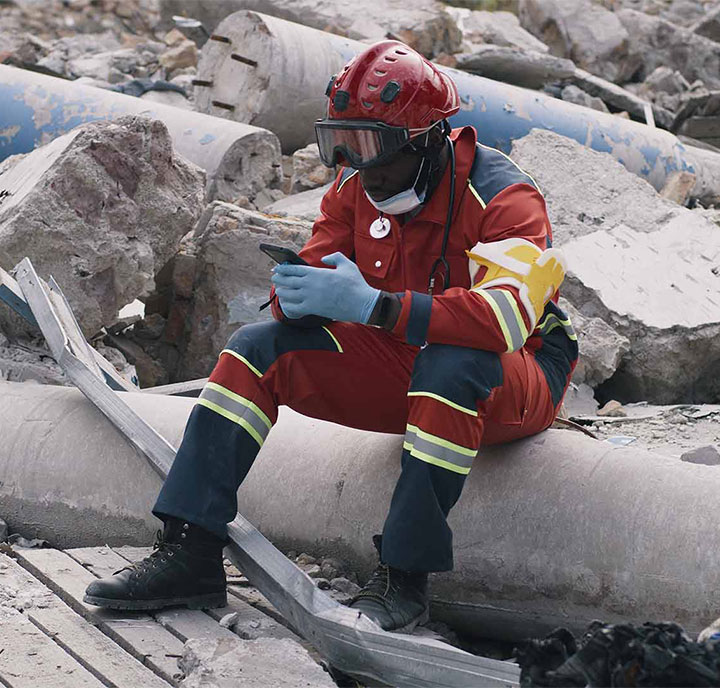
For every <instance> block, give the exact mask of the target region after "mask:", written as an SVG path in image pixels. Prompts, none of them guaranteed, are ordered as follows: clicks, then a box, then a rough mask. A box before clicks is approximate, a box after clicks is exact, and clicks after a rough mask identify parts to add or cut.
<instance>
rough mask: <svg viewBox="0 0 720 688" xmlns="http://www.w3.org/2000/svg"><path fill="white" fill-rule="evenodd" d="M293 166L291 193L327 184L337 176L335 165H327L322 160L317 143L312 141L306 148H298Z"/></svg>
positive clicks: (294, 154)
mask: <svg viewBox="0 0 720 688" xmlns="http://www.w3.org/2000/svg"><path fill="white" fill-rule="evenodd" d="M292 168H293V171H292V177H291V180H290V193H291V194H297V193H300V192H301V191H309V190H310V189H317V188H318V187H319V186H325V185H326V184H329V183H330V182H332V181H333V180H334V179H335V177H336V176H337V172H336V171H335V168H334V167H326V166H325V165H324V164H323V162H322V160H320V153H319V151H318V145H317V143H310V144H308V145H307V146H305V148H301V149H300V150H296V151H295V152H294V153H293V156H292Z"/></svg>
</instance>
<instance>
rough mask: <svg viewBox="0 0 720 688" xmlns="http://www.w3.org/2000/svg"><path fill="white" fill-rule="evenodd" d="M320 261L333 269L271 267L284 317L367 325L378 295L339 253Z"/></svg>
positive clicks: (283, 265) (351, 263)
mask: <svg viewBox="0 0 720 688" xmlns="http://www.w3.org/2000/svg"><path fill="white" fill-rule="evenodd" d="M322 262H323V263H325V264H326V265H331V266H333V267H334V268H335V269H334V270H328V269H327V268H313V267H310V266H309V265H289V264H287V263H283V264H282V265H276V266H275V267H274V268H273V271H272V272H273V275H272V283H273V284H274V285H275V293H276V294H277V296H278V299H280V307H281V308H282V309H283V313H285V315H287V317H288V318H302V317H303V316H305V315H320V316H323V317H325V318H331V319H332V320H343V321H345V322H356V323H363V324H365V323H367V321H368V320H369V319H370V315H371V313H372V312H373V308H375V303H376V302H377V300H378V297H379V296H380V290H379V289H373V288H372V287H371V286H370V285H369V284H368V283H367V282H366V281H365V278H364V277H363V276H362V274H361V273H360V270H359V269H358V266H357V265H355V263H353V262H352V261H351V260H350V259H349V258H346V257H345V256H344V255H343V254H342V253H339V252H338V253H333V254H331V255H329V256H325V257H324V258H323V259H322Z"/></svg>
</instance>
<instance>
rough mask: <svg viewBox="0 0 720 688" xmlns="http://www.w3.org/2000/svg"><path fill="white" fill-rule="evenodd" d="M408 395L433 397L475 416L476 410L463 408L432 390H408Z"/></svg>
mask: <svg viewBox="0 0 720 688" xmlns="http://www.w3.org/2000/svg"><path fill="white" fill-rule="evenodd" d="M408 396H409V397H430V398H431V399H435V401H439V402H441V403H443V404H447V405H448V406H451V407H452V408H454V409H456V410H457V411H462V412H463V413H467V414H468V416H475V417H476V418H477V414H478V413H477V410H473V409H469V408H465V407H464V406H460V404H456V403H455V402H454V401H450V400H449V399H444V398H443V397H441V396H440V395H438V394H433V393H432V392H408Z"/></svg>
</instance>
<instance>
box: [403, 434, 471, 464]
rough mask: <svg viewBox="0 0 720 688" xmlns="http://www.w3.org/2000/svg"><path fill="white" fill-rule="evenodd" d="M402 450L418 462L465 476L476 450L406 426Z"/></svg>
mask: <svg viewBox="0 0 720 688" xmlns="http://www.w3.org/2000/svg"><path fill="white" fill-rule="evenodd" d="M403 448H404V449H407V450H408V451H409V452H410V456H413V457H414V458H416V459H420V461H425V462H426V463H430V464H433V466H438V467H440V468H444V469H446V470H448V471H453V472H454V473H461V474H462V475H467V474H468V473H469V472H470V468H471V467H472V463H473V461H474V459H475V457H476V456H477V449H468V448H467V447H462V446H460V445H459V444H454V443H453V442H449V441H448V440H445V439H443V438H442V437H436V436H435V435H431V434H429V433H427V432H424V431H423V430H420V428H418V427H416V426H414V425H408V426H407V432H406V433H405V441H404V442H403Z"/></svg>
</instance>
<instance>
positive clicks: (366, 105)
mask: <svg viewBox="0 0 720 688" xmlns="http://www.w3.org/2000/svg"><path fill="white" fill-rule="evenodd" d="M360 102H361V103H362V106H363V107H365V108H367V109H368V110H372V107H373V104H372V103H370V102H368V101H367V100H361V101H360Z"/></svg>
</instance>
